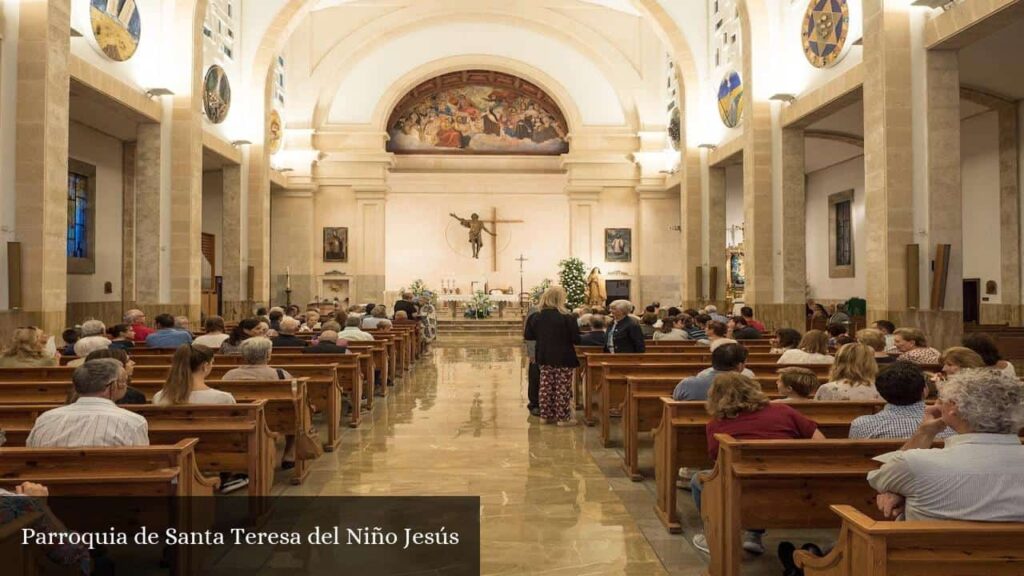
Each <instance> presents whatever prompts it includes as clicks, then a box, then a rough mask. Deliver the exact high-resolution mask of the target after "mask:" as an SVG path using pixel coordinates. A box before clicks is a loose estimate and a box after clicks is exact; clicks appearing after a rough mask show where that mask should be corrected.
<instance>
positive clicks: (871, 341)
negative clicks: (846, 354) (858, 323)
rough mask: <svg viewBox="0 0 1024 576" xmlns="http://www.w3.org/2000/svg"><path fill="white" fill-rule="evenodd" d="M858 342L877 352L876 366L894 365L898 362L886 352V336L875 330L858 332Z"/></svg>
mask: <svg viewBox="0 0 1024 576" xmlns="http://www.w3.org/2000/svg"><path fill="white" fill-rule="evenodd" d="M857 342H860V343H861V344H863V345H865V346H867V347H868V348H871V349H872V350H874V351H875V363H876V364H892V363H893V362H895V361H896V359H895V358H893V357H892V356H890V355H889V354H888V353H886V351H885V334H882V331H881V330H876V329H875V328H864V329H863V330H857Z"/></svg>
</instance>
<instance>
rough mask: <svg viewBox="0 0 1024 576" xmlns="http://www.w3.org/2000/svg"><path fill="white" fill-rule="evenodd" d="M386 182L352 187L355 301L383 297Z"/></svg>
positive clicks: (374, 300)
mask: <svg viewBox="0 0 1024 576" xmlns="http://www.w3.org/2000/svg"><path fill="white" fill-rule="evenodd" d="M387 190H388V188H387V185H377V186H354V187H353V191H354V192H355V196H356V218H357V220H356V226H355V238H354V240H355V241H352V240H350V248H354V252H355V254H356V258H357V259H358V260H357V261H358V265H357V267H356V270H357V272H356V274H357V277H356V295H355V300H356V302H379V301H381V300H383V296H384V287H385V284H384V271H385V262H384V258H385V254H387V251H386V250H385V244H386V238H387V221H386V218H385V207H386V204H387Z"/></svg>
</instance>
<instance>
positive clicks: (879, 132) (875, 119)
mask: <svg viewBox="0 0 1024 576" xmlns="http://www.w3.org/2000/svg"><path fill="white" fill-rule="evenodd" d="M863 9H864V64H863V68H864V126H865V127H866V128H867V129H866V130H865V131H864V132H865V134H864V188H865V191H864V192H865V222H866V226H867V243H868V246H867V256H866V260H867V262H865V264H866V266H867V269H866V272H867V292H868V294H867V301H868V322H871V321H872V320H877V319H882V318H889V319H890V320H892V321H893V322H895V323H897V324H901V323H903V322H904V321H905V313H906V310H907V245H908V244H911V243H913V242H914V233H913V216H912V212H913V196H912V175H913V158H914V154H913V149H912V148H913V142H912V136H911V125H912V114H911V112H912V106H913V101H912V99H911V75H910V23H909V18H908V14H907V9H906V7H901V6H896V5H895V3H894V2H892V1H888V2H887V1H886V0H865V2H864V7H863ZM924 253H925V254H927V252H924Z"/></svg>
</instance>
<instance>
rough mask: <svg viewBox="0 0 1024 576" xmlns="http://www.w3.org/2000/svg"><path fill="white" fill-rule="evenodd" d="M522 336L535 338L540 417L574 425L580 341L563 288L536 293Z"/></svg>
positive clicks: (578, 331)
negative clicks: (531, 315) (537, 297)
mask: <svg viewBox="0 0 1024 576" xmlns="http://www.w3.org/2000/svg"><path fill="white" fill-rule="evenodd" d="M638 328H639V327H638ZM523 337H524V338H525V339H526V340H534V341H536V342H537V364H538V365H539V366H540V418H541V420H540V421H541V422H542V423H544V424H548V423H556V424H558V425H559V426H573V425H575V424H576V420H575V419H574V418H573V406H572V373H573V370H574V369H575V368H577V367H578V366H579V365H580V363H579V361H578V360H577V359H576V348H575V347H574V346H575V345H576V344H579V343H580V327H579V323H577V322H576V318H575V317H573V316H572V315H570V314H569V311H568V310H567V309H566V307H565V288H562V287H561V286H552V287H551V288H548V289H547V290H545V291H544V295H542V296H541V297H540V312H537V314H536V315H535V318H534V319H533V321H532V322H527V324H526V330H525V333H524V335H523Z"/></svg>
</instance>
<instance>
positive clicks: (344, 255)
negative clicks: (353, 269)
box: [324, 227, 348, 262]
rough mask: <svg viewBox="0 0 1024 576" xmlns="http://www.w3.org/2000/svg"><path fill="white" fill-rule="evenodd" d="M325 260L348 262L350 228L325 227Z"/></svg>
mask: <svg viewBox="0 0 1024 576" xmlns="http://www.w3.org/2000/svg"><path fill="white" fill-rule="evenodd" d="M324 262H348V228H336V227H325V228H324Z"/></svg>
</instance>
